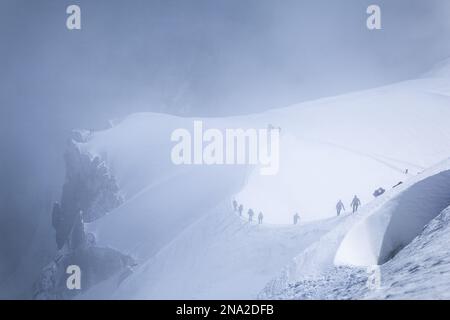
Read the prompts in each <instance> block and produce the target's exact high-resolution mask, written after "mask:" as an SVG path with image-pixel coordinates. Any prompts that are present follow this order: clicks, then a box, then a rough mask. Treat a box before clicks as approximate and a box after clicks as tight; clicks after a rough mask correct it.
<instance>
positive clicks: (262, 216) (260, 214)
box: [258, 212, 264, 224]
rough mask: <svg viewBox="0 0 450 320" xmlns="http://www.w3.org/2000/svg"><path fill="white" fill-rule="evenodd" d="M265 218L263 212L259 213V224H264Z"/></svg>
mask: <svg viewBox="0 0 450 320" xmlns="http://www.w3.org/2000/svg"><path fill="white" fill-rule="evenodd" d="M263 218H264V215H263V214H262V212H260V213H259V214H258V224H262V222H263Z"/></svg>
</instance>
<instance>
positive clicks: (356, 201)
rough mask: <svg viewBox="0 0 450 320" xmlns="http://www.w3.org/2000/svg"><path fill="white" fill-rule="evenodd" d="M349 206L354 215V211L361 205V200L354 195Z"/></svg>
mask: <svg viewBox="0 0 450 320" xmlns="http://www.w3.org/2000/svg"><path fill="white" fill-rule="evenodd" d="M350 205H351V207H352V208H353V213H355V212H356V211H358V207H359V206H360V205H361V200H359V198H358V197H357V196H356V195H355V196H354V197H353V200H352V203H351V204H350Z"/></svg>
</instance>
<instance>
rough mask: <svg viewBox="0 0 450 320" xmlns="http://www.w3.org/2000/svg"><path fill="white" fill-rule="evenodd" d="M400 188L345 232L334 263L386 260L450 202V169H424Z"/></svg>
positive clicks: (357, 264)
mask: <svg viewBox="0 0 450 320" xmlns="http://www.w3.org/2000/svg"><path fill="white" fill-rule="evenodd" d="M447 167H448V166H447ZM444 168H446V167H444ZM441 170H442V171H441ZM399 189H400V190H398V191H399V192H398V193H397V194H396V195H395V196H394V197H393V198H392V199H389V201H387V202H386V203H385V204H384V205H383V207H381V208H380V209H378V210H375V211H374V212H372V213H371V214H370V215H368V216H367V217H365V218H364V219H363V221H361V222H359V223H358V224H356V225H355V226H354V227H353V228H352V229H351V230H350V232H348V234H346V237H345V238H344V240H343V241H342V244H341V245H340V247H339V249H338V251H337V254H336V258H335V264H337V265H353V266H370V265H376V264H382V263H384V262H386V261H387V260H389V258H391V257H392V256H393V255H394V254H395V253H397V251H398V250H399V249H401V248H403V247H404V246H405V245H407V244H408V243H409V242H411V240H413V239H414V238H415V237H416V236H417V235H418V234H419V233H420V232H421V231H422V229H423V227H424V226H425V225H426V224H427V223H428V222H430V221H431V220H432V219H434V218H435V217H436V216H437V215H439V214H440V213H441V212H442V210H444V209H445V208H447V207H448V206H449V205H450V192H449V190H450V170H448V168H447V169H442V166H438V169H434V168H433V169H432V170H427V171H426V172H424V173H423V174H422V175H419V176H418V177H416V178H415V179H412V181H409V182H408V183H407V184H405V185H403V186H402V187H401V188H399Z"/></svg>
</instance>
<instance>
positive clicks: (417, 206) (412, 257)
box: [259, 160, 450, 299]
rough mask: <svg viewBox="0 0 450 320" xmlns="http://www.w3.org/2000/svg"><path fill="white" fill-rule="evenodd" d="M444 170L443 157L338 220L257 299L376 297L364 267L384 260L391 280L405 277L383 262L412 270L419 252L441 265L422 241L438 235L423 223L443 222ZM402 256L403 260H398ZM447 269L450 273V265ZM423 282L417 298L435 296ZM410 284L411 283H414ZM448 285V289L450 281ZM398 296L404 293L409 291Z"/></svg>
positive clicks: (447, 164)
mask: <svg viewBox="0 0 450 320" xmlns="http://www.w3.org/2000/svg"><path fill="white" fill-rule="evenodd" d="M449 170H450V160H446V161H443V162H442V163H440V164H438V165H437V166H435V167H432V168H430V169H428V170H426V171H424V172H423V173H422V174H420V175H418V176H416V177H414V178H413V179H411V181H409V182H407V183H405V184H404V185H402V186H401V187H398V188H396V189H393V190H391V191H390V192H388V193H387V194H385V195H383V196H382V197H380V198H378V199H376V200H375V201H372V202H371V203H370V204H369V205H368V206H366V207H365V208H364V209H363V210H361V212H359V213H358V214H356V215H353V216H351V218H347V221H345V222H342V223H341V224H338V225H337V226H336V227H335V228H333V229H332V230H331V231H330V232H328V233H327V234H325V235H324V236H323V237H321V238H320V239H319V241H317V242H316V243H314V244H313V245H312V246H310V247H308V248H307V249H306V250H304V251H303V252H302V253H301V254H300V255H299V256H297V257H295V258H294V259H293V261H292V262H291V263H290V264H289V265H287V266H286V267H285V268H284V269H283V271H282V272H281V273H280V274H279V275H278V276H277V277H276V278H275V279H273V280H272V281H271V282H269V283H268V285H267V286H266V287H265V288H264V290H262V292H261V293H260V295H259V297H261V298H283V299H285V298H292V299H361V298H366V297H369V298H377V297H379V295H376V292H372V291H370V290H368V288H367V284H366V283H367V279H368V273H367V270H368V269H367V268H366V267H368V268H371V267H373V265H377V264H383V263H385V262H387V263H386V264H385V265H383V266H382V270H383V271H382V279H384V277H389V278H390V279H393V280H391V282H393V283H395V284H396V283H397V278H398V277H404V279H403V281H405V282H406V281H407V279H406V277H407V276H404V275H403V276H402V272H403V271H404V270H402V269H401V268H400V267H389V268H388V266H392V265H394V266H396V265H398V264H411V262H412V261H414V264H413V265H415V266H416V267H414V270H415V269H416V268H419V269H422V267H419V266H420V263H421V260H424V259H423V258H422V257H424V256H425V257H427V260H426V263H424V264H428V265H433V261H434V260H435V259H436V261H437V262H436V263H437V264H440V262H439V261H440V258H439V256H436V257H434V253H435V252H434V250H435V246H428V245H427V244H426V243H427V242H428V241H429V238H430V237H432V238H433V239H434V241H435V242H436V245H437V242H438V241H439V240H438V235H434V234H432V231H433V230H434V229H436V228H435V227H430V226H428V227H427V228H425V227H426V226H427V225H428V224H429V223H430V221H433V219H435V218H436V217H438V218H436V219H437V221H442V219H443V218H442V217H441V216H442V214H441V213H442V212H443V210H444V209H446V208H447V207H449V206H450V196H449V195H450V193H449V192H448V190H449V185H450V175H449V172H450V171H449ZM446 212H448V210H447V211H446ZM440 215H441V216H440ZM444 220H445V219H444ZM447 220H448V219H447ZM434 221H435V222H433V223H431V225H432V226H436V220H434ZM424 228H425V231H424ZM413 240H414V241H413ZM442 241H444V242H443V243H442V242H440V243H439V246H440V247H439V250H441V251H443V250H445V247H446V246H447V245H448V243H445V239H444V238H443V239H442ZM410 243H411V244H410ZM412 248H414V249H412ZM405 252H407V253H405ZM392 257H393V259H392V260H389V259H391V258H392ZM419 257H420V259H419ZM405 258H407V261H408V263H406V262H404V261H403V260H404V259H405ZM405 270H408V268H407V269H405ZM400 271H401V272H400ZM447 271H448V272H450V269H449V270H447ZM436 272H438V271H437V270H436V271H435V270H429V273H431V274H434V273H436ZM439 272H440V271H439ZM424 279H427V277H425V278H424ZM422 283H423V285H425V284H426V285H427V286H428V289H429V292H428V293H426V292H422V293H421V295H422V297H426V296H427V294H429V295H431V294H435V293H434V292H433V290H432V288H433V285H434V284H433V282H426V281H424V280H423V281H422ZM383 286H384V290H385V292H384V294H385V295H386V296H387V297H390V290H389V288H386V286H385V285H383ZM410 286H411V287H414V285H413V284H412V285H410ZM447 287H450V282H449V283H448V284H447ZM399 294H400V293H399ZM401 294H403V297H405V298H406V297H408V292H403V293H401ZM417 294H419V293H417ZM399 297H400V296H399Z"/></svg>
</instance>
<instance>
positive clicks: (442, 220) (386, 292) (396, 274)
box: [263, 207, 450, 300]
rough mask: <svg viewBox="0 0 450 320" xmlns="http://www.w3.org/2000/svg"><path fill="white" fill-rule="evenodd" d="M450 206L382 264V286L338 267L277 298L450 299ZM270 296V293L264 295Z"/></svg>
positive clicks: (297, 284) (351, 269) (365, 275)
mask: <svg viewBox="0 0 450 320" xmlns="http://www.w3.org/2000/svg"><path fill="white" fill-rule="evenodd" d="M449 242H450V207H449V208H447V209H445V210H444V211H443V212H442V213H441V214H440V215H438V216H437V217H436V218H435V219H433V220H432V221H431V222H430V223H429V224H428V225H427V226H426V227H425V228H424V230H423V231H422V232H421V234H420V235H419V236H418V237H416V238H415V239H414V240H413V241H412V242H411V243H410V244H408V245H407V246H406V247H405V248H404V249H402V250H401V251H400V252H399V253H398V254H397V255H396V256H395V257H394V258H393V259H392V260H390V261H388V262H387V263H385V264H384V265H382V266H381V267H380V287H378V288H376V289H369V287H368V285H367V281H368V277H369V274H368V273H367V271H366V269H364V268H358V267H342V266H341V267H335V268H332V269H330V270H329V271H328V272H326V273H324V274H322V275H321V276H320V277H315V278H314V277H309V278H308V277H304V278H302V279H299V280H298V281H297V282H295V283H292V284H291V285H290V286H287V287H285V288H284V290H281V291H279V292H278V293H277V294H275V295H273V296H270V297H271V298H277V299H333V300H334V299H450V294H449V293H450V280H449V277H448V275H449V274H450V257H449V255H448V244H449ZM263 297H265V298H267V296H263Z"/></svg>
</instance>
